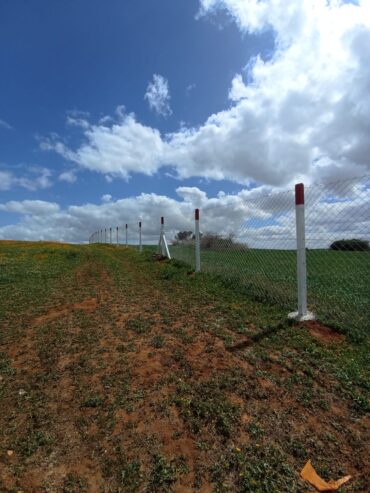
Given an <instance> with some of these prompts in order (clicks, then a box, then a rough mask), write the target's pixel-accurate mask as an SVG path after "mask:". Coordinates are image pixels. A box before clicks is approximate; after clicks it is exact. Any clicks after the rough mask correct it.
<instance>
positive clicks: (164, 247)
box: [158, 217, 171, 260]
mask: <svg viewBox="0 0 370 493" xmlns="http://www.w3.org/2000/svg"><path fill="white" fill-rule="evenodd" d="M158 250H159V253H162V255H163V257H167V258H168V259H169V260H171V254H170V250H169V248H168V244H167V240H166V235H165V234H164V217H161V234H160V236H159V244H158Z"/></svg>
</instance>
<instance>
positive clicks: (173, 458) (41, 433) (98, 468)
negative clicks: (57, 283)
mask: <svg viewBox="0 0 370 493" xmlns="http://www.w3.org/2000/svg"><path fill="white" fill-rule="evenodd" d="M185 276H188V280H187V281H186V282H187V283H188V284H187V285H186V286H184V284H183V282H182V280H181V279H178V278H177V273H176V270H174V268H172V267H168V266H167V265H166V264H160V263H157V264H155V265H154V264H153V262H150V261H149V260H143V259H141V258H139V257H138V256H137V254H136V253H135V254H127V255H125V254H124V253H120V255H119V256H118V255H117V252H115V251H114V250H113V249H108V250H107V251H106V252H105V253H104V254H100V253H99V255H96V256H93V257H91V256H88V257H87V259H86V261H84V262H82V263H81V265H79V266H78V268H76V269H75V271H74V274H73V275H72V276H71V278H70V279H69V281H68V282H64V281H61V282H64V285H62V288H63V293H62V294H61V292H60V290H58V291H52V292H51V294H50V297H49V298H48V299H47V300H46V301H45V302H44V301H43V308H42V310H41V312H42V313H40V310H39V309H38V310H36V311H37V314H35V315H33V309H32V308H29V309H28V310H27V311H26V312H25V313H22V314H20V315H19V317H18V319H16V318H15V317H13V318H12V317H9V318H8V319H7V320H6V321H5V334H6V336H5V338H4V340H3V341H2V344H1V348H0V351H1V352H2V354H3V355H5V356H4V361H7V365H8V366H7V368H8V371H6V372H3V373H2V374H1V375H2V376H1V379H2V380H1V382H0V383H1V384H2V394H0V395H1V398H2V401H1V407H2V415H1V417H0V424H1V429H2V434H1V443H0V445H1V449H0V450H1V455H2V462H1V464H0V487H1V488H0V490H1V492H3V491H4V492H11V491H23V492H24V493H28V492H35V493H36V492H37V493H38V492H43V491H45V492H54V491H55V492H59V491H61V492H83V491H88V492H92V493H93V492H97V493H98V492H99V493H100V492H112V493H113V492H121V491H176V492H187V491H188V492H191V491H201V492H204V493H205V492H210V491H252V490H248V489H247V488H248V487H249V486H248V485H253V484H255V486H256V488H257V486H258V481H262V477H261V478H260V480H259V479H258V477H259V476H258V475H255V476H253V474H254V473H253V471H252V472H250V471H249V465H248V464H249V463H251V462H253V461H254V462H253V464H252V465H253V468H254V470H255V469H256V468H257V465H258V464H259V463H266V464H267V465H264V466H263V470H262V473H261V474H262V475H264V474H265V475H270V476H274V475H276V478H275V479H274V482H272V483H269V485H268V486H267V488H269V490H265V489H258V490H257V489H256V491H261V492H264V491H312V490H311V489H310V487H308V486H307V485H305V484H304V483H302V482H301V481H300V479H299V476H298V473H299V470H300V468H301V466H303V465H304V463H305V461H306V460H307V459H308V458H312V459H313V460H314V461H315V459H316V461H317V462H316V464H318V465H319V467H320V466H323V467H322V472H323V473H324V474H325V473H326V474H332V475H334V477H335V476H336V475H338V474H342V472H345V473H349V474H353V475H354V478H355V481H352V483H350V484H349V485H348V487H346V488H344V489H343V491H363V492H365V491H367V483H366V479H365V473H366V463H365V457H366V451H367V444H366V442H365V441H364V438H365V437H366V435H365V433H366V429H368V428H366V427H367V426H368V422H367V421H366V418H365V417H364V415H363V413H361V412H359V411H358V410H357V411H356V410H355V409H354V407H353V405H352V403H351V402H350V400H348V398H346V397H345V396H344V395H341V394H339V393H338V392H336V391H335V388H336V386H337V385H338V382H337V381H336V380H335V378H334V377H333V376H332V375H331V374H329V373H325V372H324V373H323V372H321V371H320V368H318V369H313V370H312V371H313V374H312V375H309V365H308V366H307V365H306V364H302V365H301V367H300V366H299V365H300V364H301V363H299V364H298V362H297V361H298V360H299V359H300V358H302V357H300V356H299V353H298V352H297V349H296V348H294V347H292V348H291V350H290V352H289V354H290V359H289V358H288V357H287V356H286V355H284V357H283V358H282V351H283V350H282V349H281V348H279V347H278V346H274V343H273V342H271V343H270V347H269V349H268V350H267V349H266V346H264V345H263V344H264V343H265V342H266V341H268V340H269V336H266V337H264V338H262V337H261V338H260V339H259V338H257V337H255V336H256V335H258V334H260V333H261V331H262V330H263V329H262V328H261V327H259V326H258V323H257V321H258V318H259V317H260V312H259V311H260V310H261V307H260V306H258V305H256V304H253V303H250V304H248V303H247V304H246V305H245V306H242V304H243V301H240V306H238V303H235V301H229V300H228V299H227V298H224V299H220V296H221V298H222V297H223V296H226V294H227V290H226V288H225V293H219V292H215V291H213V290H212V289H213V288H211V287H210V285H208V284H206V285H204V286H202V285H200V286H198V287H197V288H196V290H195V289H194V290H193V291H192V290H191V289H190V288H189V282H190V283H191V275H188V274H186V273H185ZM220 289H221V288H220ZM233 303H234V305H235V307H234V308H233V307H232V306H231V307H230V306H229V305H232V304H233ZM225 304H226V305H227V306H226V305H225ZM241 307H242V308H241ZM241 309H243V310H244V311H243V312H241ZM248 310H249V311H250V313H249V316H247V317H246V316H245V313H247V311H248ZM235 313H242V314H241V315H240V316H238V318H237V323H236V322H235V320H236V319H235ZM273 317H278V315H275V314H274V312H273V310H272V312H271V315H270V319H271V318H273ZM287 330H292V329H290V328H287ZM295 330H300V331H301V332H302V334H303V333H304V335H303V337H304V338H305V340H306V339H307V340H309V339H310V338H311V336H310V335H309V332H308V330H305V329H298V328H296V329H295ZM310 330H311V332H312V335H313V336H315V337H319V338H321V344H324V345H325V344H326V345H328V344H334V345H336V344H338V345H340V344H342V343H343V338H342V337H339V338H337V337H335V336H333V337H331V336H330V329H326V328H320V326H319V325H315V327H310ZM267 333H268V332H267ZM328 334H329V335H328ZM271 337H273V333H272V335H271ZM324 339H325V340H324ZM247 340H248V341H251V343H250V344H246V345H245V346H243V342H245V341H247ZM258 340H260V341H264V342H263V343H262V342H253V341H258ZM239 344H240V346H238V345H239ZM302 344H303V343H302ZM233 348H235V350H233ZM296 360H297V361H296ZM305 372H306V373H305ZM305 378H309V379H310V381H312V385H310V386H309V387H306V382H305ZM0 388H1V387H0ZM305 392H306V394H305ZM282 464H283V465H282ZM284 464H285V465H284ZM248 474H249V476H250V477H249V476H248ZM253 482H254V483H253ZM261 484H262V483H261ZM261 488H262V487H261ZM271 488H272V489H271ZM274 488H275V489H274Z"/></svg>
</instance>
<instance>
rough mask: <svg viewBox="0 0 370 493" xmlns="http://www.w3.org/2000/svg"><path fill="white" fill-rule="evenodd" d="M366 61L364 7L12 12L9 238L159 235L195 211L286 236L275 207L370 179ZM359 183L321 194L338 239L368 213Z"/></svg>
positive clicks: (180, 1) (146, 5)
mask: <svg viewBox="0 0 370 493" xmlns="http://www.w3.org/2000/svg"><path fill="white" fill-rule="evenodd" d="M369 60H370V2H369V1H368V0H359V1H341V0H291V1H290V2H286V1H283V0H160V1H157V2H154V1H153V0H110V1H109V2H108V1H102V0H63V1H60V0H33V1H32V2H26V1H25V0H2V2H1V5H0V62H1V67H2V71H1V72H2V75H1V78H0V238H15V239H55V240H63V241H76V242H80V241H86V240H87V239H88V237H89V235H90V234H91V233H92V232H93V231H95V230H97V229H100V228H103V227H109V226H114V227H115V226H116V225H120V226H121V225H124V224H125V223H130V224H133V225H135V224H137V221H139V220H140V219H141V220H142V221H143V224H144V225H145V228H146V232H147V234H148V236H149V235H154V234H156V231H157V229H158V226H157V225H158V221H159V217H160V216H161V215H164V216H165V217H166V218H167V220H168V222H167V224H168V227H169V229H170V230H171V232H174V231H176V230H178V229H183V228H185V227H186V228H189V229H191V228H192V215H193V212H192V211H193V209H194V207H201V209H202V210H203V212H204V214H203V220H204V222H205V226H204V228H205V229H208V230H211V229H212V230H218V231H221V230H222V231H224V232H226V231H236V230H238V228H239V227H240V226H241V225H242V227H243V228H248V227H251V225H252V223H253V224H254V226H253V227H255V228H257V229H258V230H259V234H262V235H264V234H268V235H270V236H271V235H272V234H275V233H277V232H278V233H279V234H284V235H286V237H287V238H288V237H290V236H291V233H292V227H293V225H294V221H293V219H294V217H293V214H292V210H291V206H290V204H291V202H290V200H291V197H292V194H291V192H288V194H286V195H284V194H283V195H274V199H273V200H272V199H271V198H270V199H267V198H266V196H267V195H268V194H269V193H271V192H273V193H276V192H281V191H282V190H290V191H291V190H292V189H293V186H294V183H297V182H299V181H303V182H304V183H305V184H306V185H307V186H310V185H312V184H316V183H323V182H324V183H332V182H337V181H338V180H346V179H348V178H352V177H359V176H366V175H367V176H368V175H370V138H369V135H370V97H369V94H370V63H369ZM346 183H347V184H346V185H338V186H337V187H331V188H325V191H323V190H321V191H320V192H317V193H316V194H311V196H313V195H314V196H315V202H316V203H317V204H319V205H318V206H317V207H316V209H315V210H316V213H315V214H314V213H311V217H313V216H314V215H315V217H317V218H318V223H317V224H319V223H320V224H319V226H320V228H322V231H324V230H327V227H328V226H327V224H326V223H325V224H323V223H322V217H323V213H322V212H321V209H322V208H323V209H327V207H323V204H330V207H332V208H333V204H335V211H341V216H342V217H346V218H347V223H346V224H344V225H343V224H342V225H341V226H340V227H338V228H339V230H338V231H336V232H335V234H339V233H341V234H344V232H345V230H346V228H348V225H350V224H351V227H352V230H353V220H351V221H350V220H349V219H348V218H350V217H353V215H354V213H355V211H354V208H355V207H360V206H361V204H364V203H366V204H367V206H368V200H369V185H368V180H367V181H366V180H361V181H359V182H346ZM324 192H325V193H324ZM282 196H286V197H289V199H288V202H287V203H286V200H281V197H282ZM266 204H269V205H268V206H267V205H266ZM279 204H280V205H279ZM279 207H280V209H279ZM277 209H279V210H278V211H277ZM356 210H357V209H356ZM361 210H362V211H364V208H363V207H362V209H361ZM367 210H368V209H367ZM333 211H334V209H333ZM356 214H357V217H359V218H360V219H361V220H359V221H358V223H359V226H358V232H359V233H366V234H368V233H369V226H368V223H366V224H365V220H366V218H365V216H364V212H361V213H356ZM253 221H254V222H253ZM320 221H321V222H320ZM288 223H289V224H288ZM315 224H316V223H315ZM225 225H226V226H225ZM312 227H313V226H312ZM133 228H134V226H133ZM366 228H367V229H366ZM351 232H353V233H355V232H357V231H351ZM333 234H334V232H333Z"/></svg>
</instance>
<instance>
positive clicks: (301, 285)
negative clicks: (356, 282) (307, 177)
mask: <svg viewBox="0 0 370 493" xmlns="http://www.w3.org/2000/svg"><path fill="white" fill-rule="evenodd" d="M295 217H296V237H297V289H298V311H297V312H293V313H290V314H289V317H290V318H295V319H296V320H299V321H303V320H313V319H314V318H315V317H314V315H313V313H311V312H309V311H308V310H307V265H306V232H305V229H306V228H305V208H304V185H303V183H298V184H297V185H296V186H295Z"/></svg>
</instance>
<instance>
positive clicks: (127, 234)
mask: <svg viewBox="0 0 370 493" xmlns="http://www.w3.org/2000/svg"><path fill="white" fill-rule="evenodd" d="M127 229H128V224H126V246H127V245H128V231H127Z"/></svg>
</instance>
